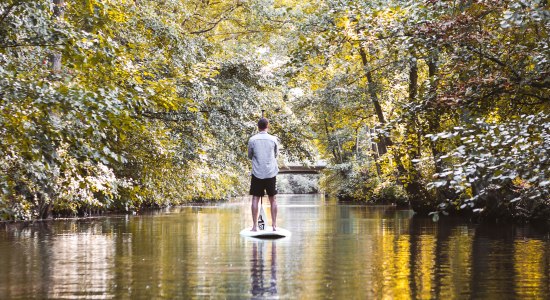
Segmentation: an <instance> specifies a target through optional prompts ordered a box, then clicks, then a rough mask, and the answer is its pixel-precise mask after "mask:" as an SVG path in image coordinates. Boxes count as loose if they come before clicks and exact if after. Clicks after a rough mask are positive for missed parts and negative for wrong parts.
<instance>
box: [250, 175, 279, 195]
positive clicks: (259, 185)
mask: <svg viewBox="0 0 550 300" xmlns="http://www.w3.org/2000/svg"><path fill="white" fill-rule="evenodd" d="M276 186H277V180H276V179H275V177H271V178H265V179H260V178H257V177H256V176H254V175H252V180H251V181H250V195H253V196H258V197H263V196H264V195H265V192H266V191H267V195H268V196H275V195H277V188H276Z"/></svg>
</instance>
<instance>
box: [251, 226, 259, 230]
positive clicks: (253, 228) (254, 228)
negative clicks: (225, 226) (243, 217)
mask: <svg viewBox="0 0 550 300" xmlns="http://www.w3.org/2000/svg"><path fill="white" fill-rule="evenodd" d="M250 231H258V228H256V226H254V227H252V229H250Z"/></svg>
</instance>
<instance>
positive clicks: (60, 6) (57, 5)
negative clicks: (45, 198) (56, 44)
mask: <svg viewBox="0 0 550 300" xmlns="http://www.w3.org/2000/svg"><path fill="white" fill-rule="evenodd" d="M53 3H54V7H53V18H54V19H56V20H59V19H61V18H63V16H64V14H65V0H53ZM49 62H50V67H51V69H52V72H53V73H59V72H60V71H61V53H59V52H53V53H52V54H50V57H49Z"/></svg>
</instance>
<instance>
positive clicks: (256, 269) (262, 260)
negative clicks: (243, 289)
mask: <svg viewBox="0 0 550 300" xmlns="http://www.w3.org/2000/svg"><path fill="white" fill-rule="evenodd" d="M268 244H270V245H268ZM266 249H268V250H266ZM266 251H267V253H266ZM265 256H267V257H265ZM266 260H268V263H266ZM268 264H269V268H266V266H267V265H268ZM251 265H252V266H251V268H250V279H251V282H252V284H251V290H250V293H251V294H252V298H253V299H259V298H264V297H266V296H276V295H277V242H276V241H269V242H268V241H263V240H254V241H252V258H251ZM264 273H269V274H270V276H269V278H265V274H264Z"/></svg>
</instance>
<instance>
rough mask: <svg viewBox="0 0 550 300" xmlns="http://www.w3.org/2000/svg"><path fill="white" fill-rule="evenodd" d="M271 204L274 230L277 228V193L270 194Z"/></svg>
mask: <svg viewBox="0 0 550 300" xmlns="http://www.w3.org/2000/svg"><path fill="white" fill-rule="evenodd" d="M269 205H271V209H270V210H271V226H273V231H275V230H277V199H276V198H275V195H273V196H269Z"/></svg>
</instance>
